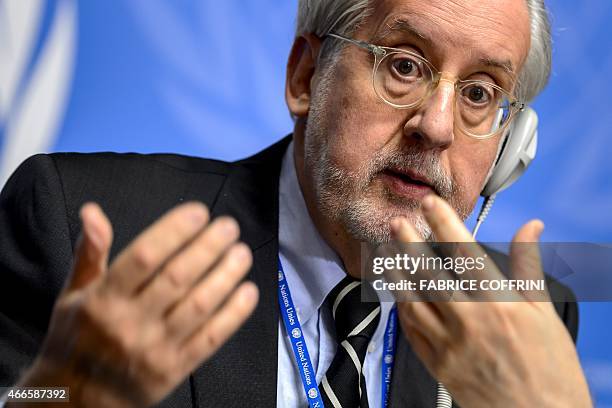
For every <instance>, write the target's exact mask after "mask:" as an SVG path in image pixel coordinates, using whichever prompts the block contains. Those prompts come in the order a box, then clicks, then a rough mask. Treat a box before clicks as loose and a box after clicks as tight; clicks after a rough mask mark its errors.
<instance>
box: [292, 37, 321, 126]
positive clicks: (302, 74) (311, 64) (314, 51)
mask: <svg viewBox="0 0 612 408" xmlns="http://www.w3.org/2000/svg"><path fill="white" fill-rule="evenodd" d="M320 48H321V39H320V38H319V37H317V36H316V35H314V34H305V35H303V36H300V37H297V38H296V39H295V41H294V42H293V47H291V53H290V54H289V60H288V61H287V81H286V83H285V100H286V101H287V106H288V107H289V110H290V111H291V113H292V114H293V115H294V116H296V117H298V118H299V117H305V116H306V115H308V110H309V109H310V95H311V88H312V79H313V77H314V73H315V69H316V64H317V58H318V56H319V50H320Z"/></svg>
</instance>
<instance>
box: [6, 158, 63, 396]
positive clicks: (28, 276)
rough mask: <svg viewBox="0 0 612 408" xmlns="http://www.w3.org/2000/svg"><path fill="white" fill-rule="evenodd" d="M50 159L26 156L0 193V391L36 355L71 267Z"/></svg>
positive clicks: (60, 200) (58, 184)
mask: <svg viewBox="0 0 612 408" xmlns="http://www.w3.org/2000/svg"><path fill="white" fill-rule="evenodd" d="M70 237H71V234H70V231H69V226H68V222H67V217H66V207H65V202H64V197H63V190H62V185H61V181H60V178H59V176H58V172H57V169H56V166H55V163H54V159H53V158H52V157H51V156H49V155H36V156H32V157H31V158H29V159H28V160H26V161H25V162H24V163H22V164H21V166H20V167H19V168H18V169H17V170H16V171H15V172H14V173H13V175H12V176H11V177H10V179H9V180H8V182H7V183H6V185H5V186H4V188H3V190H2V193H1V194H0V386H7V385H11V384H14V383H15V382H16V381H17V379H18V377H19V376H20V373H21V372H22V371H23V370H24V369H25V368H27V366H28V365H29V364H30V363H31V362H32V360H33V359H34V357H35V355H36V354H37V352H38V349H39V347H40V344H41V341H42V339H43V338H44V335H45V333H46V330H47V325H48V322H49V318H50V314H51V310H52V307H53V304H54V302H55V299H56V297H57V295H58V293H59V291H60V290H61V287H62V285H63V282H64V279H65V278H66V276H67V274H68V272H69V271H70V269H71V265H72V250H73V248H72V241H71V239H70Z"/></svg>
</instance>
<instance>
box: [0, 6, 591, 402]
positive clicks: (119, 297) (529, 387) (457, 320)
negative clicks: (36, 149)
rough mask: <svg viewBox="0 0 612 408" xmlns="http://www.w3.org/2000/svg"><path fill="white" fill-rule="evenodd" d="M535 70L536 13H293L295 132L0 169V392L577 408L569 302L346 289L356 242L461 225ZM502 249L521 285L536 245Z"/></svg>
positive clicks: (539, 64)
mask: <svg viewBox="0 0 612 408" xmlns="http://www.w3.org/2000/svg"><path fill="white" fill-rule="evenodd" d="M549 70H550V38H549V28H548V21H547V16H546V10H545V8H544V5H543V4H542V1H540V0H497V1H493V0H487V1H473V0H452V1H451V0H432V1H419V0H385V1H383V0H380V1H368V0H342V1H324V0H310V1H308V0H301V1H300V5H299V16H298V30H297V35H296V39H295V42H294V45H293V48H292V50H291V54H290V57H289V61H288V66H287V82H286V100H287V105H288V107H289V110H290V111H291V113H292V115H293V117H294V118H295V128H294V132H293V136H292V137H288V138H285V139H284V140H282V141H281V142H279V143H277V144H276V145H274V146H272V147H270V148H268V149H266V150H265V151H263V152H261V153H259V154H257V155H255V156H253V157H250V158H248V159H245V160H242V161H239V162H236V163H223V162H218V161H211V160H204V159H197V158H191V157H183V156H175V155H146V156H145V155H116V154H90V155H78V154H52V155H39V156H35V157H33V158H30V159H29V160H27V161H26V162H25V163H24V164H23V165H22V166H21V167H20V168H19V169H18V170H17V171H16V172H15V174H14V175H13V176H12V178H11V179H10V181H9V182H8V184H7V185H6V187H5V189H4V191H3V193H2V198H1V202H0V204H1V207H0V226H1V229H2V231H3V232H2V234H3V238H2V241H0V254H1V257H0V265H1V270H2V287H3V290H4V296H3V297H2V301H1V302H2V303H1V310H0V313H1V314H0V327H1V330H0V333H1V334H0V357H1V361H2V363H1V364H0V383H1V384H2V385H9V384H14V385H17V386H32V387H50V386H63V387H69V390H70V401H71V403H72V404H74V405H75V406H87V407H96V406H103V407H107V406H138V407H140V406H148V405H154V404H157V403H162V404H164V405H167V406H261V407H269V406H274V405H275V404H276V405H277V406H279V407H299V406H305V405H306V404H309V405H310V406H323V405H325V406H326V407H335V408H338V407H356V406H362V407H365V406H371V407H378V406H383V405H390V406H398V407H399V406H402V407H406V406H409V407H421V406H424V407H427V406H431V407H433V406H434V405H436V400H437V401H438V404H439V405H438V406H445V405H444V404H447V405H446V406H450V397H452V398H453V399H454V400H455V401H456V402H457V404H459V405H461V406H464V407H471V406H487V407H488V406H504V407H505V406H555V407H558V406H567V407H570V406H571V407H579V406H590V405H591V402H590V397H589V393H588V389H587V386H586V382H585V379H584V376H583V374H582V371H581V368H580V365H579V362H578V358H577V355H576V351H575V349H574V346H573V343H572V336H573V337H574V338H575V335H576V329H577V327H576V326H577V320H576V319H577V316H576V313H577V311H576V306H575V303H572V302H571V300H572V299H573V297H572V296H571V293H569V292H563V293H562V294H561V295H564V296H566V298H567V300H568V302H557V303H556V304H555V307H553V306H552V304H551V303H549V302H534V301H531V300H530V299H529V297H528V296H526V295H525V297H524V299H525V301H523V302H508V303H492V302H490V303H471V302H447V303H429V302H400V303H399V304H398V305H397V309H393V308H392V304H387V303H382V304H380V305H377V304H376V303H374V304H368V303H367V302H361V301H360V296H359V291H356V290H355V288H357V287H360V286H361V285H362V284H361V282H360V281H358V280H354V279H351V278H350V277H353V278H359V277H360V270H359V269H360V264H359V262H360V261H359V260H360V254H359V251H360V243H361V242H366V243H370V244H378V243H384V242H388V241H389V240H390V239H391V238H392V237H395V238H397V239H399V240H400V241H404V242H418V241H421V240H422V239H427V238H429V239H432V237H433V236H435V237H436V239H437V240H440V241H469V240H471V236H470V235H469V233H468V232H467V231H466V229H465V227H464V226H463V223H462V222H461V220H462V219H465V218H466V217H467V215H468V214H469V213H470V211H471V210H472V209H473V207H474V205H475V203H476V200H477V198H478V196H479V193H480V192H481V190H482V188H483V185H484V183H485V180H486V179H487V176H488V175H489V173H490V170H491V168H492V166H493V164H494V161H495V159H496V157H497V154H498V152H499V148H500V143H501V141H502V140H503V135H504V131H505V130H506V129H507V128H508V125H509V124H510V122H511V121H512V120H513V118H514V117H515V116H516V115H517V114H518V111H519V110H520V109H521V106H522V105H521V104H522V103H523V102H525V101H529V100H531V99H532V98H533V97H535V95H536V94H537V93H538V92H539V91H540V90H541V89H542V88H543V86H544V85H545V82H546V80H547V77H548V74H549ZM499 113H501V115H500V114H499ZM182 202H184V203H182ZM201 203H204V205H203V204H201ZM177 204H180V205H177ZM173 207H174V208H173ZM164 213H165V214H164ZM542 228H543V226H542V224H541V222H539V221H532V222H530V223H528V224H526V225H525V226H524V227H523V228H521V229H520V230H519V231H518V232H517V233H516V236H515V239H514V240H515V241H516V242H522V241H529V242H533V241H537V239H538V237H539V234H540V232H541V231H542ZM239 235H240V239H241V240H242V242H239V241H238V239H239ZM73 254H74V255H73ZM534 256H536V257H535V258H534ZM511 257H512V259H511V261H512V265H513V269H515V270H516V271H515V272H517V273H522V274H523V275H524V276H532V277H537V276H540V274H541V271H540V270H539V265H538V263H537V262H533V261H534V259H535V260H537V254H535V255H534V254H533V253H531V254H527V255H526V254H525V253H521V251H515V252H513V253H512V254H511ZM109 261H110V262H109ZM499 262H501V263H506V260H501V261H499ZM500 266H501V265H500ZM245 278H248V280H245ZM363 286H365V285H363ZM561 290H562V291H563V289H561ZM9 295H10V297H9ZM279 299H280V302H279ZM53 305H55V306H53ZM395 310H397V314H398V316H399V322H401V327H400V328H398V327H397V326H396V325H395V321H394V319H395V317H394V316H395V314H394V313H395ZM563 323H565V326H564V324H563ZM294 326H295V327H294ZM566 326H567V327H566ZM290 327H294V328H293V329H291V330H289V328H290ZM568 329H569V330H568ZM395 333H397V334H396V336H397V344H396V347H395V351H394V354H393V355H392V356H391V358H388V359H382V355H383V353H382V352H383V344H385V340H386V337H387V336H388V335H389V334H391V336H390V337H393V335H395ZM292 339H293V340H292ZM391 369H392V375H391V376H392V378H391V379H389V377H388V376H387V375H388V374H389V373H390V372H391V371H390V370H391ZM447 390H448V391H447ZM12 403H13V401H8V402H7V406H10V405H11V404H12ZM440 404H441V405H440Z"/></svg>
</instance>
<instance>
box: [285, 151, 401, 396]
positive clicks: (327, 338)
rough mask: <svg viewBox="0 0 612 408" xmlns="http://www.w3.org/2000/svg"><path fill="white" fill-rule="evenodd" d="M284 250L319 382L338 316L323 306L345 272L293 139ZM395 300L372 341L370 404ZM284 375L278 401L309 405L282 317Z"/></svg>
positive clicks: (367, 369) (367, 370) (386, 305)
mask: <svg viewBox="0 0 612 408" xmlns="http://www.w3.org/2000/svg"><path fill="white" fill-rule="evenodd" d="M278 239H279V250H280V258H281V262H282V264H283V269H284V271H285V278H286V280H287V284H288V286H289V289H290V291H291V297H292V298H293V303H294V305H295V309H296V313H297V316H298V318H299V321H300V323H301V325H302V332H303V334H304V338H305V340H306V345H307V347H308V352H309V354H310V358H311V360H312V365H313V369H314V370H315V372H316V379H317V384H320V382H321V379H322V378H323V376H324V375H325V372H326V371H327V369H328V367H329V366H330V364H331V362H332V360H333V358H334V355H335V353H336V347H337V343H336V339H335V329H334V326H333V320H332V317H331V313H330V312H329V310H327V309H325V308H323V310H322V309H321V306H322V305H323V302H324V301H325V298H326V297H327V295H328V294H329V292H331V290H332V289H333V288H334V287H335V286H336V284H338V283H339V282H340V281H341V280H342V279H343V278H344V277H345V276H346V272H345V271H344V269H343V266H342V262H341V261H340V259H339V258H338V255H336V253H335V252H334V251H333V250H332V249H331V248H330V247H329V245H327V243H326V242H325V240H324V239H323V238H322V237H321V235H320V234H319V232H318V231H317V229H316V227H315V226H314V224H313V222H312V220H311V218H310V215H309V213H308V209H307V208H306V203H305V202H304V197H303V195H302V191H301V189H300V186H299V182H298V179H297V174H296V170H295V162H294V158H293V142H291V144H290V145H289V147H288V148H287V152H286V153H285V156H284V158H283V164H282V168H281V174H280V184H279V235H278ZM392 306H393V304H392V303H391V302H382V303H381V314H380V323H379V325H378V328H377V329H376V332H375V333H374V336H373V337H372V341H371V342H370V345H369V347H368V352H367V354H366V358H365V362H364V364H363V375H364V376H365V379H366V389H367V394H368V402H369V405H370V407H372V408H374V407H380V405H381V404H380V401H381V381H382V379H381V375H382V374H381V370H382V364H381V363H382V348H383V344H382V343H383V335H384V330H385V327H386V324H387V318H388V316H389V311H390V310H391V307H392ZM278 330H279V332H278V333H279V335H278V379H277V397H276V403H277V406H278V407H279V408H280V407H283V408H284V407H288V408H297V407H299V408H303V407H305V406H307V405H308V402H307V399H306V395H305V393H304V388H303V385H302V380H301V378H300V373H299V371H298V368H297V366H296V363H295V358H294V355H293V349H292V348H291V342H290V340H289V337H288V336H287V332H286V331H285V327H284V325H283V322H282V316H281V318H280V319H279V326H278Z"/></svg>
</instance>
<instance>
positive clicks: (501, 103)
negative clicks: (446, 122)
mask: <svg viewBox="0 0 612 408" xmlns="http://www.w3.org/2000/svg"><path fill="white" fill-rule="evenodd" d="M328 35H329V36H330V37H333V38H337V39H339V40H342V41H348V42H349V43H351V44H354V45H356V46H358V47H360V48H363V49H366V50H368V51H370V52H371V53H372V54H374V68H373V70H372V86H373V87H374V92H375V93H376V95H377V96H378V97H379V98H380V99H382V100H383V101H384V102H385V103H387V104H388V105H391V106H392V107H394V108H396V109H416V108H418V107H419V106H421V104H422V103H423V102H424V101H426V100H427V99H428V98H429V96H431V95H432V94H433V93H434V91H435V90H436V88H437V87H438V85H439V83H440V82H443V81H447V82H450V81H449V80H448V79H444V78H442V73H440V72H439V71H438V70H437V69H436V68H435V67H434V66H433V65H432V64H431V63H430V62H429V61H427V60H426V59H425V58H423V57H421V56H420V55H418V54H416V53H414V52H410V51H408V50H402V49H399V48H390V47H382V46H379V45H374V44H370V43H367V42H365V41H359V40H354V39H352V38H347V37H343V36H341V35H338V34H328ZM454 85H455V104H454V106H455V109H454V116H455V125H457V126H458V128H459V129H460V130H461V131H462V132H463V133H465V134H466V135H468V136H471V137H474V138H477V139H487V138H490V137H493V136H495V135H497V134H498V133H500V132H502V131H503V130H504V129H506V127H507V126H508V125H509V124H510V122H511V121H512V119H513V118H514V116H515V115H516V113H517V112H519V111H522V110H523V109H524V108H525V104H524V103H523V102H521V101H519V100H517V99H516V98H515V97H514V96H513V95H512V94H511V93H509V92H508V91H505V90H504V89H502V88H501V87H499V86H497V85H495V84H493V83H490V82H487V81H481V80H457V81H455V82H454Z"/></svg>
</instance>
